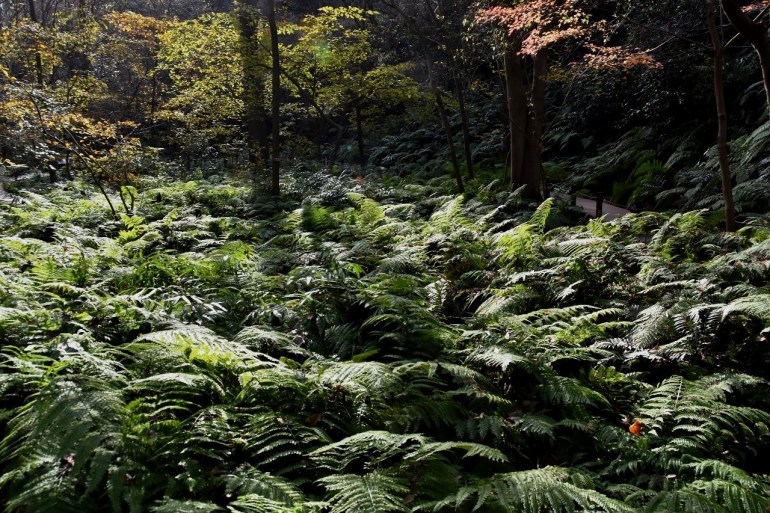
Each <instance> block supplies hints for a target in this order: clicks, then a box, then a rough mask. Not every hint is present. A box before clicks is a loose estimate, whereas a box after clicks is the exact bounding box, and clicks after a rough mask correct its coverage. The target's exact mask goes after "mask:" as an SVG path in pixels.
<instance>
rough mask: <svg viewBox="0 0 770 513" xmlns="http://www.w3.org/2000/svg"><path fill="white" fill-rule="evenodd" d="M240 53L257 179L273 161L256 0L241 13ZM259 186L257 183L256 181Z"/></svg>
mask: <svg viewBox="0 0 770 513" xmlns="http://www.w3.org/2000/svg"><path fill="white" fill-rule="evenodd" d="M238 23H239V28H240V52H241V58H242V61H243V103H244V106H245V111H246V112H245V118H246V119H245V125H246V145H247V148H248V152H249V163H250V164H251V167H252V169H251V172H252V174H253V176H254V177H255V178H256V176H257V173H258V172H259V171H260V170H263V169H264V168H265V166H266V165H267V161H268V159H269V154H270V149H269V131H268V114H267V111H266V109H265V106H264V105H265V98H264V90H265V83H264V80H265V79H264V74H263V68H262V67H261V66H260V63H259V58H260V55H259V52H260V49H259V45H258V44H257V41H256V40H255V39H256V34H257V25H258V18H257V11H256V0H248V2H246V4H245V5H243V6H241V8H240V11H239V13H238ZM255 183H256V180H255Z"/></svg>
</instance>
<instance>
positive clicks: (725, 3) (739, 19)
mask: <svg viewBox="0 0 770 513" xmlns="http://www.w3.org/2000/svg"><path fill="white" fill-rule="evenodd" d="M709 3H710V4H712V8H713V3H714V2H713V1H711V2H709ZM706 9H709V7H708V6H706ZM722 9H723V10H724V12H725V14H726V15H727V19H729V20H730V23H731V24H732V25H733V27H735V30H737V31H738V32H739V33H740V34H741V35H742V36H743V37H745V38H746V39H748V41H749V43H751V46H753V47H754V50H756V52H757V56H758V57H759V65H760V66H761V68H762V81H763V82H764V84H765V98H766V100H767V108H768V110H770V35H768V33H767V26H766V25H765V24H764V23H761V22H759V21H757V20H752V19H751V18H750V17H749V16H748V15H747V14H746V13H745V12H743V10H742V9H741V6H740V5H738V2H737V1H736V0H722Z"/></svg>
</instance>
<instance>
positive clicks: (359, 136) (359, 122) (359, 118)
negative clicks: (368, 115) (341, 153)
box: [356, 105, 366, 165]
mask: <svg viewBox="0 0 770 513" xmlns="http://www.w3.org/2000/svg"><path fill="white" fill-rule="evenodd" d="M356 140H357V143H358V162H359V164H361V165H364V163H365V162H366V155H365V154H364V150H365V148H364V127H363V114H362V113H361V106H360V105H356Z"/></svg>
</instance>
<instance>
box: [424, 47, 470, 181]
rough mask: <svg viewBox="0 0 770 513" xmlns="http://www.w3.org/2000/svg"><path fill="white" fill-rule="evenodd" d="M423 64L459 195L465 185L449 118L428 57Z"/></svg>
mask: <svg viewBox="0 0 770 513" xmlns="http://www.w3.org/2000/svg"><path fill="white" fill-rule="evenodd" d="M425 62H426V63H427V66H428V81H429V82H430V89H431V92H432V93H433V98H434V100H435V101H436V109H437V110H438V115H439V118H440V119H441V125H442V126H443V127H444V134H445V135H446V140H447V148H448V149H449V160H450V162H451V163H452V176H453V177H454V179H455V181H456V182H457V190H458V192H460V194H463V193H465V184H464V183H463V177H462V175H461V173H460V161H459V160H457V150H456V149H455V137H454V132H453V131H452V124H451V123H450V122H449V116H447V113H446V107H445V106H444V99H443V98H442V97H441V91H439V88H438V86H437V85H436V77H435V76H434V74H433V63H432V62H431V60H430V57H429V56H427V53H426V57H425Z"/></svg>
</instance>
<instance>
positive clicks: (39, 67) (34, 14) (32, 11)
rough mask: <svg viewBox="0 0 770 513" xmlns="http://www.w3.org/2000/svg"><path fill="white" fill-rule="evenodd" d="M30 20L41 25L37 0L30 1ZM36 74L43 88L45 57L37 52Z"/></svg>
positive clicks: (39, 85)
mask: <svg viewBox="0 0 770 513" xmlns="http://www.w3.org/2000/svg"><path fill="white" fill-rule="evenodd" d="M29 19H30V20H32V23H35V24H39V21H38V17H37V11H36V10H35V0H29ZM35 74H36V75H37V76H36V78H37V86H38V87H39V88H40V89H42V88H43V57H42V55H41V54H40V51H39V50H37V51H35Z"/></svg>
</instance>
